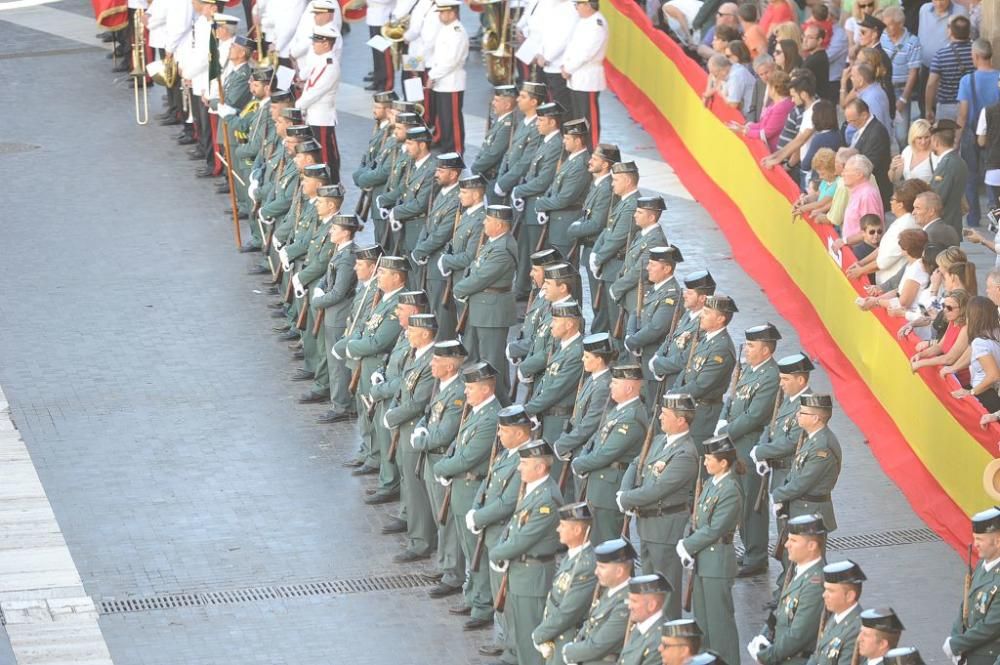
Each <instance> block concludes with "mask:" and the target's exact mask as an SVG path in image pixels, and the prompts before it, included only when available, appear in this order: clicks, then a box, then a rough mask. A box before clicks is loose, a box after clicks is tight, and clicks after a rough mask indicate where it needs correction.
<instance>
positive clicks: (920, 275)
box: [859, 229, 933, 316]
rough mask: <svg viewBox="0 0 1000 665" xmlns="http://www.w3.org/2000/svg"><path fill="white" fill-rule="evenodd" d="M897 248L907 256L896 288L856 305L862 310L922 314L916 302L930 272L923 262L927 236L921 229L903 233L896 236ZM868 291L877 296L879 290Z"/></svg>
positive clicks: (875, 288) (908, 230)
mask: <svg viewBox="0 0 1000 665" xmlns="http://www.w3.org/2000/svg"><path fill="white" fill-rule="evenodd" d="M899 246H900V248H902V250H903V252H904V253H905V254H906V268H905V269H904V270H903V277H902V279H900V280H899V288H898V289H896V290H894V291H889V292H888V293H884V294H882V295H880V296H878V297H874V296H869V297H867V298H865V299H864V300H863V301H861V302H860V303H859V306H860V307H861V309H863V310H871V309H874V308H875V307H883V308H885V309H890V308H892V309H894V310H897V311H902V312H903V313H904V314H906V313H908V312H910V313H913V314H916V315H917V316H919V315H920V314H921V312H920V309H919V307H918V305H917V299H918V297H919V295H920V291H921V290H922V289H923V288H924V287H926V286H927V283H928V282H929V281H930V269H931V268H933V263H932V262H925V258H926V254H925V252H924V249H925V248H926V247H927V232H926V231H924V230H923V229H906V230H905V231H903V232H902V233H900V234H899ZM928 264H929V265H928ZM871 290H872V292H878V287H871Z"/></svg>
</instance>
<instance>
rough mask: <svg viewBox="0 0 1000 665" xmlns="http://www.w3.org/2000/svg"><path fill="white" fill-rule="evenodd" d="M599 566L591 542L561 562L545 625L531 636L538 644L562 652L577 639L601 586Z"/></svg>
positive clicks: (548, 603) (544, 617) (549, 600)
mask: <svg viewBox="0 0 1000 665" xmlns="http://www.w3.org/2000/svg"><path fill="white" fill-rule="evenodd" d="M596 567H597V559H596V558H595V557H594V548H593V547H591V546H590V543H585V544H584V545H583V549H582V550H580V551H579V552H577V553H576V556H573V557H570V556H568V555H567V556H565V557H563V560H562V561H560V562H559V568H557V569H556V577H555V580H554V581H553V582H552V589H551V590H550V591H549V595H548V597H547V598H546V599H545V613H544V614H543V615H542V622H541V623H540V624H538V627H537V628H535V630H534V631H533V632H532V633H531V640H532V641H533V642H534V643H535V644H545V643H546V642H552V643H553V645H552V646H553V648H554V649H555V650H556V653H558V652H559V651H560V650H562V646H563V644H565V643H567V642H569V641H570V640H572V639H573V637H574V636H575V635H576V631H577V629H578V628H579V626H580V624H582V623H583V620H584V619H586V618H587V611H588V610H590V600H591V598H593V596H594V587H595V586H597V577H595V575H594V569H595V568H596Z"/></svg>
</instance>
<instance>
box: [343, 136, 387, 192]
mask: <svg viewBox="0 0 1000 665" xmlns="http://www.w3.org/2000/svg"><path fill="white" fill-rule="evenodd" d="M392 130H393V126H392V123H390V122H389V121H388V120H383V121H382V122H380V123H379V124H378V125H376V126H375V128H374V129H372V135H371V136H370V137H368V147H367V148H365V154H364V155H362V156H361V163H360V164H358V168H356V169H354V173H352V174H351V178H352V179H353V180H354V184H355V185H357V186H358V187H362V185H361V183H360V182H359V180H360V179H361V177H362V176H364V175H365V174H366V172H368V171H374V170H377V169H378V165H379V155H380V154H382V148H383V146H384V145H385V142H386V139H388V138H389V137H390V136H392ZM385 175H386V177H388V171H386V174H385ZM382 182H385V181H384V180H383V181H382ZM375 184H381V183H372V185H367V186H368V187H371V186H373V185H375Z"/></svg>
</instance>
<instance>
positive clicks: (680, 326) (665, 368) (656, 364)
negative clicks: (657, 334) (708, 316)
mask: <svg viewBox="0 0 1000 665" xmlns="http://www.w3.org/2000/svg"><path fill="white" fill-rule="evenodd" d="M681 306H683V305H681ZM700 324H701V315H700V314H699V315H698V316H691V312H686V313H684V314H681V319H680V321H679V322H678V323H677V328H676V329H675V330H674V334H673V335H672V336H671V337H670V339H665V340H663V343H662V344H661V345H660V348H658V349H657V350H656V353H655V354H654V355H653V359H652V360H650V361H649V363H648V364H647V369H651V370H653V374H654V375H655V376H656V377H663V379H662V380H663V381H664V382H665V384H666V385H667V386H673V385H674V383H675V382H676V380H677V375H678V374H680V373H681V371H683V370H684V365H685V364H686V363H687V359H688V353H689V351H690V349H691V347H690V346H689V344H690V343H691V341H692V340H694V336H695V335H696V334H697V333H698V326H699V325H700ZM629 346H631V345H629Z"/></svg>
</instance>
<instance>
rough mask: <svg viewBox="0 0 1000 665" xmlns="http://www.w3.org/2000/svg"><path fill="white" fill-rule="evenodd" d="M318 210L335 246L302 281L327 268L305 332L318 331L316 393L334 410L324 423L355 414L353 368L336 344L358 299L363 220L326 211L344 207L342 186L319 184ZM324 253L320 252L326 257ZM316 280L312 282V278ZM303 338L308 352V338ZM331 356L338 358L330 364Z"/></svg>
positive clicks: (311, 302) (317, 285)
mask: <svg viewBox="0 0 1000 665" xmlns="http://www.w3.org/2000/svg"><path fill="white" fill-rule="evenodd" d="M317 193H318V194H319V199H318V200H317V201H316V208H317V211H318V212H319V214H320V215H323V216H324V217H326V218H327V221H328V225H327V227H326V228H327V242H328V244H329V247H330V250H329V252H328V255H327V258H326V260H325V264H324V263H310V264H309V265H307V266H306V268H304V269H303V270H302V272H300V273H299V275H298V277H299V279H300V280H302V281H303V282H306V281H307V280H308V274H307V275H305V277H304V276H303V273H306V272H307V271H308V272H311V271H312V270H313V269H314V267H322V268H323V274H322V276H321V277H320V278H319V279H318V280H316V281H315V283H313V284H312V287H311V288H312V292H311V294H310V297H309V318H308V321H307V324H306V330H305V331H304V334H307V335H308V336H309V337H311V336H312V331H314V330H315V331H316V332H317V334H316V336H315V349H316V353H317V354H318V355H319V358H318V359H317V361H316V363H315V365H316V381H315V383H313V387H312V392H313V393H315V392H318V391H320V390H325V391H326V396H327V397H329V399H330V402H331V405H332V408H331V410H330V411H329V412H327V413H326V414H325V415H323V416H320V422H338V421H340V420H347V419H348V418H350V417H351V416H352V414H353V413H354V398H353V397H351V393H350V391H349V390H348V387H349V386H350V383H351V375H350V372H348V371H347V367H345V366H344V364H343V363H340V362H337V360H336V359H335V358H332V354H331V351H332V349H333V343H334V342H335V341H337V340H338V339H340V338H341V337H343V336H344V332H345V331H346V330H347V315H348V313H349V310H350V306H351V301H352V300H353V299H354V287H355V285H356V284H357V278H356V276H355V274H354V234H355V233H357V232H358V231H360V230H361V222H360V221H359V220H358V218H357V216H356V215H332V216H328V215H326V214H325V213H326V211H327V210H333V209H334V207H336V208H337V209H339V208H340V200H339V199H338V198H337V196H338V195H340V194H342V193H343V187H342V186H341V185H328V186H326V187H320V189H319V191H318V192H317ZM322 253H323V252H321V253H319V254H320V255H322ZM308 282H309V283H312V280H308ZM318 316H321V317H322V319H323V320H322V321H321V322H320V325H319V326H317V325H316V317H318ZM309 337H304V338H303V350H304V351H305V340H306V339H309ZM331 359H332V360H333V362H330V361H331Z"/></svg>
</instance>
